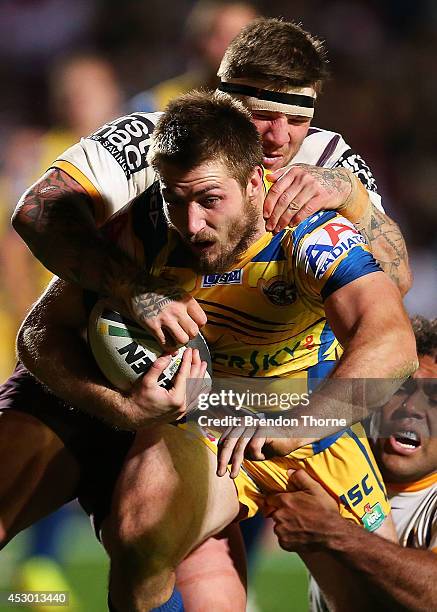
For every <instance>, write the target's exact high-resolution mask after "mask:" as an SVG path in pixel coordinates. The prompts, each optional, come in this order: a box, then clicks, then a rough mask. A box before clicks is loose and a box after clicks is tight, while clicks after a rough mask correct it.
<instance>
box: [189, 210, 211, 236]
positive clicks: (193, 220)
mask: <svg viewBox="0 0 437 612" xmlns="http://www.w3.org/2000/svg"><path fill="white" fill-rule="evenodd" d="M186 223H187V228H186V229H187V234H188V236H190V237H191V236H195V235H196V234H197V233H198V232H200V231H201V230H203V228H204V227H205V226H206V220H205V215H204V212H203V210H202V209H201V207H200V206H199V205H198V204H197V203H196V202H190V203H189V204H188V208H187V218H186Z"/></svg>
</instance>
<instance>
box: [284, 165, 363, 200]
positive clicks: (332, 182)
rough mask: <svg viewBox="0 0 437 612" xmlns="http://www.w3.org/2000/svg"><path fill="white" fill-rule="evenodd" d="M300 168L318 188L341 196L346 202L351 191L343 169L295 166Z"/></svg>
mask: <svg viewBox="0 0 437 612" xmlns="http://www.w3.org/2000/svg"><path fill="white" fill-rule="evenodd" d="M295 165H296V166H301V167H302V168H305V170H306V171H307V172H308V174H310V175H311V176H313V177H314V178H315V179H316V180H317V182H318V183H319V184H320V186H321V187H322V188H323V189H325V190H326V191H327V193H329V194H336V195H341V196H342V197H343V198H344V201H346V200H347V198H348V197H349V195H350V193H351V191H352V182H351V178H350V176H349V172H348V171H347V170H346V169H345V168H322V167H319V166H309V165H307V164H295Z"/></svg>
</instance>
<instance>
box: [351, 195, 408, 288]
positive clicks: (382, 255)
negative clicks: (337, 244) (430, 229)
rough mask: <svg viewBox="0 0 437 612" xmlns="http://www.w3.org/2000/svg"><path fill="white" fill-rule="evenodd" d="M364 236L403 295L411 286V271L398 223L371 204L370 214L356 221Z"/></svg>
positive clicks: (376, 257) (380, 263)
mask: <svg viewBox="0 0 437 612" xmlns="http://www.w3.org/2000/svg"><path fill="white" fill-rule="evenodd" d="M356 225H357V228H358V229H359V230H360V231H361V233H362V234H364V236H365V237H366V239H367V241H368V243H369V245H370V246H371V248H372V251H373V255H374V257H375V259H376V260H377V261H378V263H379V265H380V266H381V268H382V269H383V270H384V272H385V273H386V274H388V275H389V276H390V278H391V279H392V280H393V281H394V282H395V283H396V285H397V286H398V287H399V290H400V292H401V293H402V295H405V293H407V291H408V290H409V289H410V287H411V281H412V277H411V271H410V267H409V265H408V253H407V248H406V245H405V241H404V238H403V236H402V233H401V230H400V229H399V227H398V225H397V224H396V223H395V222H394V221H392V220H391V219H390V218H389V217H387V215H386V214H384V213H383V212H381V211H380V210H378V209H377V208H376V207H375V206H373V205H372V207H371V210H370V214H368V215H366V218H365V219H364V218H363V219H361V220H360V221H359V222H357V223H356Z"/></svg>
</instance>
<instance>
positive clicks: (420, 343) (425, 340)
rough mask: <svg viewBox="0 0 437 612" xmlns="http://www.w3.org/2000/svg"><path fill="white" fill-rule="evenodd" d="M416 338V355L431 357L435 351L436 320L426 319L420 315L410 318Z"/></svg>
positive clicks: (436, 347)
mask: <svg viewBox="0 0 437 612" xmlns="http://www.w3.org/2000/svg"><path fill="white" fill-rule="evenodd" d="M411 325H412V327H413V331H414V335H415V336H416V344H417V354H418V355H433V354H434V353H435V352H436V351H437V319H427V318H426V317H423V316H421V315H415V316H414V317H412V318H411Z"/></svg>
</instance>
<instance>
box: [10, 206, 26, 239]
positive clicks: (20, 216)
mask: <svg viewBox="0 0 437 612" xmlns="http://www.w3.org/2000/svg"><path fill="white" fill-rule="evenodd" d="M24 217H25V215H24V213H23V209H22V207H21V206H20V204H18V205H17V207H16V209H15V210H14V212H13V213H12V217H11V225H12V227H13V228H14V230H15V231H16V232H17V234H19V235H20V236H22V234H23V229H24V227H25V225H26V223H25V218H24Z"/></svg>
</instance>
